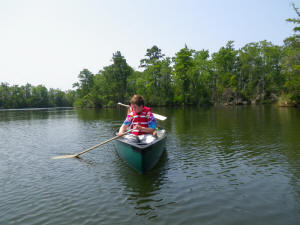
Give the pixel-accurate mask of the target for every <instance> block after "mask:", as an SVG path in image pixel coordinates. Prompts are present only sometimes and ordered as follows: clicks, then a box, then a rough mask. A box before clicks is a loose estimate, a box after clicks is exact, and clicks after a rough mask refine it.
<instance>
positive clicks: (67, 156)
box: [52, 154, 77, 159]
mask: <svg viewBox="0 0 300 225" xmlns="http://www.w3.org/2000/svg"><path fill="white" fill-rule="evenodd" d="M75 157H77V154H76V155H60V156H55V157H53V158H52V159H69V158H75Z"/></svg>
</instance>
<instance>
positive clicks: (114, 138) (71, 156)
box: [52, 129, 132, 159]
mask: <svg viewBox="0 0 300 225" xmlns="http://www.w3.org/2000/svg"><path fill="white" fill-rule="evenodd" d="M131 131H132V129H131V130H128V131H126V132H125V133H123V134H122V135H120V136H115V137H113V138H111V139H108V140H106V141H103V142H101V143H100V144H97V145H95V146H93V147H90V148H88V149H86V150H84V151H82V152H79V153H77V154H74V155H60V156H55V157H53V158H52V159H69V158H76V157H77V158H78V156H80V155H82V154H84V153H86V152H88V151H91V150H93V149H94V148H98V147H99V146H101V145H104V144H106V143H108V142H111V141H113V140H116V139H118V138H120V137H122V136H123V135H125V134H127V133H129V132H131Z"/></svg>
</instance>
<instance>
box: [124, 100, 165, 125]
mask: <svg viewBox="0 0 300 225" xmlns="http://www.w3.org/2000/svg"><path fill="white" fill-rule="evenodd" d="M118 104H119V105H121V106H125V107H127V108H129V107H130V106H129V105H125V104H122V103H121V102H118ZM152 114H153V116H154V117H155V119H158V120H162V121H164V120H166V119H167V117H165V116H162V115H159V114H156V113H152Z"/></svg>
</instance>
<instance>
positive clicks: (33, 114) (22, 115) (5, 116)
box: [0, 107, 74, 122]
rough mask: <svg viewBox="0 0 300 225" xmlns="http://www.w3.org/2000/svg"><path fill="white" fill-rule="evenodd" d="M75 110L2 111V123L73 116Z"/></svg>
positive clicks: (0, 116)
mask: <svg viewBox="0 0 300 225" xmlns="http://www.w3.org/2000/svg"><path fill="white" fill-rule="evenodd" d="M73 110H74V109H73V108H67V107H66V108H63V107H62V108H36V109H14V110H0V121H5V122H7V121H16V120H45V119H49V118H53V117H61V116H65V115H72V114H73Z"/></svg>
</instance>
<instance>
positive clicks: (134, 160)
mask: <svg viewBox="0 0 300 225" xmlns="http://www.w3.org/2000/svg"><path fill="white" fill-rule="evenodd" d="M166 138H167V132H166V130H165V129H163V128H159V130H158V131H157V138H156V139H155V140H154V141H153V142H151V143H149V144H145V143H133V142H130V141H128V139H125V138H122V137H121V138H119V139H117V140H116V141H115V142H114V145H115V147H116V150H117V153H118V155H119V156H120V158H121V159H123V160H124V161H125V162H126V163H127V164H128V165H129V166H130V167H132V168H133V169H135V170H136V171H137V172H139V173H145V172H147V171H149V170H151V169H152V168H153V167H154V166H155V165H156V164H157V162H158V161H159V159H160V157H161V155H162V153H163V152H164V150H165V147H166Z"/></svg>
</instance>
